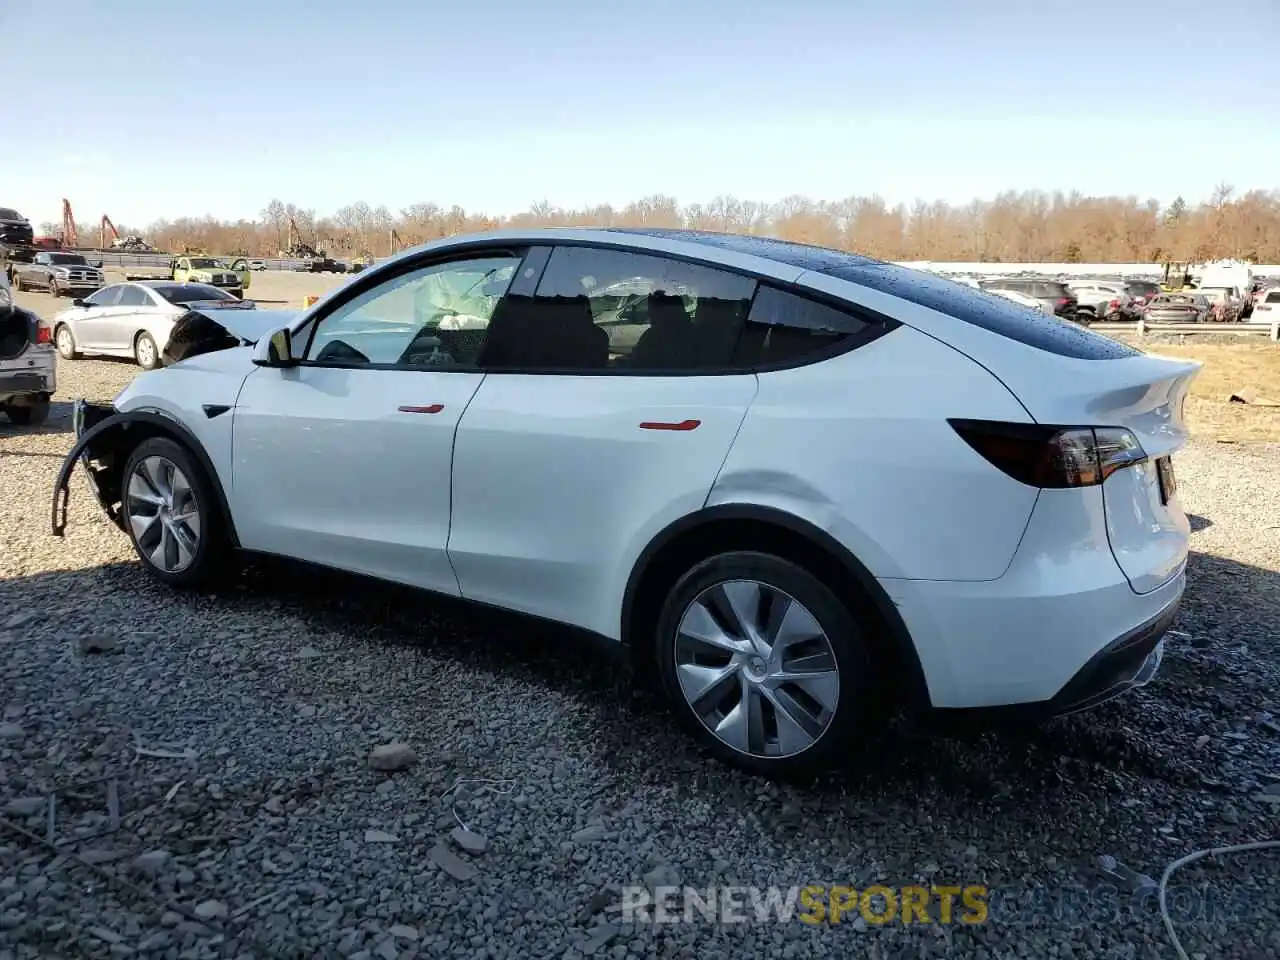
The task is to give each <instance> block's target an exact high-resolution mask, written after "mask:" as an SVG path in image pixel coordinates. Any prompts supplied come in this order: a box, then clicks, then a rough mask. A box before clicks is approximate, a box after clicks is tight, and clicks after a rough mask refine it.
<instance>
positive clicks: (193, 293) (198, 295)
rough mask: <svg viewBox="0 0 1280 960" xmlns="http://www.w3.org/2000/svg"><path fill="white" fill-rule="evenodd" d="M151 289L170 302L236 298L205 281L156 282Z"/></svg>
mask: <svg viewBox="0 0 1280 960" xmlns="http://www.w3.org/2000/svg"><path fill="white" fill-rule="evenodd" d="M150 286H151V289H152V290H154V291H155V292H156V293H158V294H160V296H162V297H164V298H165V299H166V300H168V301H169V302H170V303H195V302H196V301H198V300H234V299H236V298H235V297H233V296H232V295H231V294H229V293H227V292H226V291H225V290H219V289H218V288H217V287H210V286H206V285H205V284H203V283H156V284H151V285H150Z"/></svg>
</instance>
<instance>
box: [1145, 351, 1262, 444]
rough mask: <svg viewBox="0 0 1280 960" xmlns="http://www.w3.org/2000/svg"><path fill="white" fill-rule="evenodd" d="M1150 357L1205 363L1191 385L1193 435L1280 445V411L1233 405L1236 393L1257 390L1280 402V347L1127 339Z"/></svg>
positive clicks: (1189, 409) (1189, 404) (1189, 411)
mask: <svg viewBox="0 0 1280 960" xmlns="http://www.w3.org/2000/svg"><path fill="white" fill-rule="evenodd" d="M1123 339H1125V341H1126V342H1128V343H1131V344H1133V345H1134V346H1136V347H1138V348H1139V349H1142V350H1145V351H1146V352H1147V353H1156V354H1161V355H1163V356H1167V357H1185V358H1186V359H1188V360H1199V361H1200V362H1202V363H1203V364H1204V367H1203V368H1202V369H1201V370H1200V374H1199V376H1197V377H1196V378H1195V380H1194V381H1192V384H1191V396H1190V398H1189V399H1188V400H1187V421H1188V423H1189V425H1190V427H1191V432H1192V434H1193V435H1194V436H1197V437H1203V438H1205V439H1213V440H1224V441H1262V442H1271V443H1276V442H1280V407H1261V406H1252V405H1249V404H1244V403H1230V402H1228V400H1227V398H1228V397H1229V396H1231V394H1232V393H1234V392H1236V391H1239V390H1242V389H1246V388H1252V389H1253V390H1256V391H1257V392H1258V393H1260V394H1262V395H1263V396H1266V397H1269V398H1271V399H1272V400H1280V344H1275V343H1272V342H1271V341H1270V340H1265V339H1258V340H1249V341H1244V342H1240V343H1230V344H1223V343H1212V344H1210V343H1195V342H1194V340H1193V339H1192V338H1187V339H1186V340H1184V341H1182V342H1180V343H1176V344H1174V343H1152V342H1151V341H1149V340H1147V341H1143V340H1140V339H1137V338H1127V337H1126V338H1123Z"/></svg>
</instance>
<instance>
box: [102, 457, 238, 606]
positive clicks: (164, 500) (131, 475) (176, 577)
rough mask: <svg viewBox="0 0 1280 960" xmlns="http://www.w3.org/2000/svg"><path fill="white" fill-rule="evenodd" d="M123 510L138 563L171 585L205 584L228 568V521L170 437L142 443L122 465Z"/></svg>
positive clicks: (200, 473)
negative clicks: (123, 465) (139, 561)
mask: <svg viewBox="0 0 1280 960" xmlns="http://www.w3.org/2000/svg"><path fill="white" fill-rule="evenodd" d="M123 476H124V482H123V484H122V486H121V501H122V502H121V512H122V514H123V518H124V521H125V529H126V531H127V532H128V534H129V539H130V540H131V541H132V542H133V548H134V550H135V551H136V552H137V554H138V559H139V560H141V561H142V565H143V566H144V567H146V568H147V570H148V571H149V572H150V573H151V574H152V575H153V576H155V577H156V578H157V579H158V580H161V581H163V582H164V583H167V584H169V585H170V586H174V587H194V586H204V585H207V584H210V583H212V582H214V581H216V580H217V579H218V578H219V577H220V576H221V575H222V574H223V573H225V571H226V569H227V564H226V561H227V556H228V553H229V550H230V548H229V545H228V541H227V534H226V522H225V519H224V517H223V515H222V510H221V507H220V505H219V503H218V500H217V498H216V497H215V495H214V492H213V486H212V481H211V480H210V478H209V477H208V476H206V475H205V472H204V470H203V468H202V467H201V466H200V464H199V462H198V461H197V460H196V458H195V457H194V456H192V455H191V453H190V452H189V451H188V450H187V449H186V447H184V446H182V444H180V443H178V442H177V441H174V440H171V439H169V438H168V437H152V438H151V439H149V440H144V441H143V442H142V443H140V444H139V445H138V446H137V448H135V449H134V451H133V452H132V453H131V454H130V455H129V459H128V460H127V461H126V463H125V468H124V475H123Z"/></svg>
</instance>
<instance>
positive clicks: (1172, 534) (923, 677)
mask: <svg viewBox="0 0 1280 960" xmlns="http://www.w3.org/2000/svg"><path fill="white" fill-rule="evenodd" d="M200 316H201V315H200V314H199V313H198V312H197V313H194V314H191V315H189V317H188V322H190V321H191V320H192V318H195V319H197V320H198V319H200ZM209 318H211V319H207V320H206V322H207V324H208V326H209V328H210V329H211V330H214V331H215V332H214V333H212V334H210V335H208V336H204V335H203V334H201V333H200V332H199V331H198V330H197V331H195V333H191V332H190V331H188V332H187V333H190V336H187V335H186V334H184V332H183V331H181V330H175V332H174V339H175V341H176V342H177V343H178V347H177V348H176V350H177V353H176V354H175V355H174V356H171V357H170V358H169V359H170V360H171V361H176V362H171V363H170V365H168V366H166V367H165V368H164V369H160V370H155V371H152V372H149V373H145V374H142V375H140V376H139V377H138V378H137V379H136V380H134V381H133V383H132V384H131V385H130V386H129V387H128V388H126V389H125V390H124V391H123V392H122V393H121V394H120V395H119V396H118V397H117V398H116V399H115V401H114V403H113V405H111V406H110V407H108V406H105V405H99V406H94V405H89V404H84V403H81V404H79V405H78V406H77V412H78V415H77V432H78V434H79V437H78V442H77V444H76V446H75V449H74V450H73V451H72V453H71V455H70V456H69V457H68V458H67V461H66V463H65V464H64V467H63V471H62V475H61V476H60V478H59V480H58V486H57V489H56V490H55V493H54V517H53V524H54V531H55V533H60V532H61V530H62V528H63V526H64V525H65V507H66V496H67V494H66V484H67V479H68V477H69V475H70V473H71V471H72V469H74V467H75V465H76V464H77V463H81V462H83V463H84V464H85V465H86V466H87V467H88V470H89V473H90V476H91V479H92V481H93V485H94V487H95V489H96V491H97V494H98V497H99V499H100V500H101V502H102V505H103V507H104V509H105V510H106V511H107V512H108V514H109V515H110V516H111V517H112V518H113V519H114V520H115V522H116V523H118V524H119V526H120V527H121V528H122V529H123V530H124V531H125V532H126V533H127V534H128V536H129V537H131V538H132V540H133V543H134V545H135V546H136V548H137V553H138V556H139V558H140V559H141V562H142V563H143V565H144V566H146V567H147V568H148V569H149V570H150V571H151V572H152V573H153V574H154V575H155V576H156V577H157V578H159V579H160V580H162V581H164V582H166V583H169V584H173V585H175V586H178V585H193V584H199V583H203V582H207V581H208V580H209V579H210V578H211V577H213V576H214V575H215V574H217V573H219V572H220V571H221V570H223V569H225V568H226V567H227V561H228V559H229V558H230V557H231V555H232V554H233V552H234V551H236V550H243V551H256V552H262V553H268V554H277V555H284V556H287V557H296V558H300V559H303V560H308V561H313V562H318V563H322V564H326V565H329V566H332V567H336V568H340V569H344V570H348V571H354V572H357V573H361V574H366V575H371V576H373V577H378V578H382V579H385V580H390V581H396V582H400V583H404V584H409V585H412V586H415V587H420V588H423V589H426V590H430V591H436V592H438V593H441V594H448V595H451V596H455V597H462V598H465V599H468V600H474V601H478V602H481V603H485V604H490V605H496V606H498V607H501V608H505V609H508V610H512V611H518V612H523V613H526V614H531V615H536V616H538V617H542V618H547V619H550V620H553V621H558V622H561V623H564V624H569V625H572V626H574V627H579V628H584V629H586V630H588V631H593V632H594V633H596V634H599V635H602V636H603V637H605V638H607V639H608V640H611V641H614V642H615V643H616V644H618V645H619V649H627V650H629V651H630V654H631V656H632V657H633V658H634V660H635V662H636V663H637V664H638V665H640V666H642V667H648V666H651V667H653V668H656V670H657V673H658V675H659V676H660V678H661V681H662V683H663V685H664V687H665V689H666V690H667V692H668V693H669V694H670V696H671V697H672V698H673V700H674V702H675V705H676V709H677V710H678V711H679V713H680V714H681V715H682V717H683V718H684V720H685V721H686V722H687V724H688V726H689V727H690V729H691V730H692V731H693V733H694V734H695V735H696V736H697V737H699V738H700V739H701V740H702V742H703V743H704V744H705V745H706V746H707V747H708V748H709V749H710V750H711V751H713V752H714V753H716V754H717V755H719V756H720V757H721V758H723V759H725V760H727V761H729V762H732V763H736V764H738V765H740V766H742V767H745V768H747V769H750V770H753V771H756V772H761V773H765V774H775V773H776V774H782V773H790V772H796V771H797V770H800V769H810V768H813V767H815V766H817V765H819V764H821V763H823V762H825V761H828V760H830V759H831V758H832V756H833V754H835V753H838V752H839V751H840V749H841V745H842V744H847V743H848V738H850V737H851V736H852V735H854V733H855V731H857V730H858V726H859V723H862V722H865V721H866V719H867V714H868V711H869V710H873V709H885V707H884V697H883V694H884V692H885V691H893V692H894V693H895V694H900V695H901V696H902V697H903V698H904V701H905V703H906V704H907V705H908V706H910V707H913V708H918V709H924V710H926V711H930V712H932V711H939V710H950V709H963V710H970V709H972V708H987V707H1001V708H1005V709H1006V710H1008V711H1011V712H1021V713H1025V714H1027V715H1054V714H1060V713H1063V712H1070V711H1075V710H1079V709H1083V708H1085V707H1088V706H1091V705H1093V704H1095V703H1098V702H1101V701H1102V700H1105V699H1108V698H1109V697H1111V696H1114V695H1115V694H1117V693H1119V692H1121V691H1123V690H1126V689H1128V688H1131V687H1133V686H1136V685H1140V684H1142V683H1144V682H1146V680H1147V679H1149V678H1150V677H1151V675H1152V674H1153V673H1154V672H1155V670H1156V669H1157V667H1158V665H1159V661H1160V655H1161V649H1162V647H1161V638H1162V636H1163V634H1164V633H1165V631H1166V629H1167V627H1168V625H1169V623H1170V621H1171V620H1172V618H1173V616H1174V612H1175V610H1176V608H1177V605H1178V602H1179V599H1180V597H1181V595H1182V591H1183V586H1184V580H1185V564H1186V557H1187V541H1188V532H1189V531H1188V523H1187V519H1186V516H1185V514H1184V513H1183V511H1182V508H1181V507H1180V506H1179V503H1178V499H1177V491H1176V487H1175V484H1174V473H1173V467H1172V465H1171V459H1170V458H1171V455H1172V454H1173V453H1174V452H1175V451H1176V450H1177V449H1178V448H1179V447H1180V446H1181V445H1182V444H1183V443H1184V441H1185V439H1186V431H1185V428H1184V424H1183V416H1182V407H1183V400H1184V398H1185V396H1186V393H1187V388H1188V385H1189V383H1190V381H1191V380H1192V378H1193V377H1194V376H1195V374H1196V371H1197V369H1198V365H1196V364H1194V363H1188V362H1183V361H1172V360H1166V359H1161V358H1157V357H1153V356H1147V355H1144V354H1142V353H1140V352H1138V351H1136V350H1133V349H1131V348H1129V347H1127V346H1124V345H1122V344H1120V343H1118V342H1116V341H1113V340H1110V339H1108V338H1106V337H1103V336H1101V335H1099V334H1096V333H1092V332H1090V331H1088V330H1086V329H1083V328H1081V327H1079V326H1076V325H1074V324H1070V323H1066V322H1063V321H1061V320H1058V319H1056V318H1054V317H1052V316H1049V315H1046V314H1044V313H1041V312H1037V311H1033V310H1030V309H1027V308H1024V307H1021V306H1019V305H1017V304H1014V303H1011V302H1010V301H1008V300H1005V299H1002V298H1000V297H996V296H992V295H990V294H987V293H984V292H982V291H979V290H973V289H969V288H965V287H963V286H961V285H959V284H955V283H952V282H950V281H948V280H943V279H940V278H937V277H933V276H930V275H928V274H924V273H919V272H916V271H914V270H910V269H906V268H902V267H897V266H894V265H892V264H887V263H882V262H879V261H875V260H869V259H866V258H863V257H859V256H855V255H852V254H848V253H843V252H839V251H835V250H827V249H822V248H817V247H810V246H804V245H799V244H792V243H784V242H780V241H773V240H767V239H762V238H758V237H738V236H731V235H723V234H709V233H696V232H686V231H665V230H656V229H655V230H613V229H563V230H545V231H544V230H530V231H504V232H495V233H489V234H481V235H473V236H465V237H455V238H452V239H447V240H442V241H439V242H436V243H431V244H428V245H426V246H423V247H419V248H417V249H415V250H412V251H409V252H407V253H405V254H403V255H401V256H399V257H397V258H395V259H394V260H390V261H388V262H386V263H384V264H381V265H379V266H378V267H377V268H376V269H372V270H369V271H366V272H364V273H361V274H359V275H357V276H356V277H355V278H354V279H352V280H350V281H349V282H348V283H347V284H346V285H345V286H344V287H342V288H341V289H340V290H338V291H336V292H335V293H333V294H331V295H330V296H328V297H326V298H325V299H324V300H323V301H322V302H321V303H319V304H317V305H315V306H314V307H312V308H311V309H309V310H307V311H304V312H301V313H298V314H294V315H284V314H281V313H278V312H267V311H244V312H241V311H216V312H213V311H211V312H210V314H209ZM271 327H275V328H276V329H269V328H271ZM184 336H186V339H185V340H184ZM184 344H185V346H184ZM183 357H185V359H183Z"/></svg>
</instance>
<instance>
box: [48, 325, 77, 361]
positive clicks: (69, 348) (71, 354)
mask: <svg viewBox="0 0 1280 960" xmlns="http://www.w3.org/2000/svg"><path fill="white" fill-rule="evenodd" d="M53 342H54V344H55V345H56V346H57V348H58V356H60V357H62V358H63V359H64V360H76V359H79V357H80V352H79V351H78V350H76V338H75V334H73V333H72V332H71V328H70V327H68V326H67V325H66V324H65V323H64V324H63V325H62V326H60V327H58V332H57V333H55V334H54V335H53Z"/></svg>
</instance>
